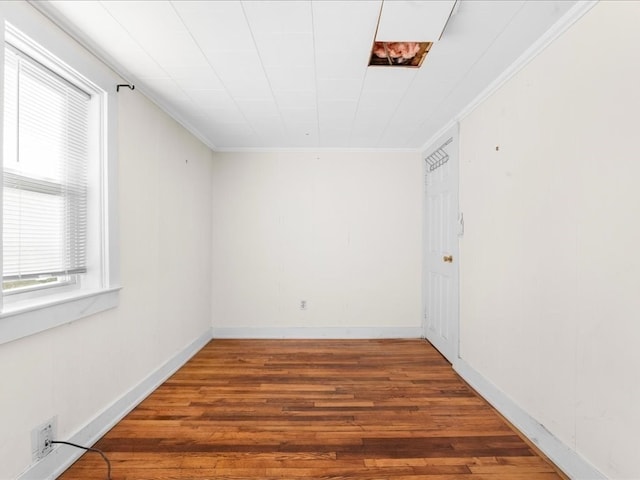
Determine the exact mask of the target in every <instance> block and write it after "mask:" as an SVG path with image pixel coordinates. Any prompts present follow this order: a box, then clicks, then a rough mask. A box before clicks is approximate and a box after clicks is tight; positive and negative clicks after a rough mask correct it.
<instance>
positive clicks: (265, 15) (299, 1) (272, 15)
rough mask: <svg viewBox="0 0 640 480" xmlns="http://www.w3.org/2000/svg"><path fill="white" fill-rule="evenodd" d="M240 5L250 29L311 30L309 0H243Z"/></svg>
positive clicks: (263, 30) (255, 30)
mask: <svg viewBox="0 0 640 480" xmlns="http://www.w3.org/2000/svg"><path fill="white" fill-rule="evenodd" d="M242 7H243V9H244V12H245V14H246V16H247V19H248V20H249V24H250V26H251V30H252V31H253V32H254V34H255V33H260V32H273V33H282V32H307V33H310V32H311V31H312V24H311V1H310V0H296V1H294V2H292V1H291V0H284V1H267V2H265V1H261V2H256V1H255V0H251V1H246V0H245V1H243V2H242Z"/></svg>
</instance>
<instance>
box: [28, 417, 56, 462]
mask: <svg viewBox="0 0 640 480" xmlns="http://www.w3.org/2000/svg"><path fill="white" fill-rule="evenodd" d="M56 419H57V417H53V418H50V419H49V420H48V421H46V422H44V423H43V424H42V425H38V426H37V427H36V428H34V429H33V430H32V431H31V451H32V453H33V460H34V461H36V460H40V459H42V458H44V457H46V456H47V455H49V453H51V450H53V441H54V440H55V438H56V430H57V422H56Z"/></svg>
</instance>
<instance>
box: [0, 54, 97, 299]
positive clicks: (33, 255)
mask: <svg viewBox="0 0 640 480" xmlns="http://www.w3.org/2000/svg"><path fill="white" fill-rule="evenodd" d="M4 81H5V85H4V145H3V153H4V156H3V196H2V198H3V232H2V252H3V262H2V264H3V265H2V268H3V272H2V273H3V285H4V288H5V290H6V289H10V288H12V287H14V286H16V285H17V286H24V285H23V284H20V282H15V280H25V279H43V278H48V280H46V281H52V282H56V281H62V280H64V279H66V278H69V276H71V275H75V274H79V273H84V272H86V270H87V266H86V240H87V156H88V149H89V103H90V100H91V97H90V95H89V94H87V93H86V92H84V91H82V90H81V89H79V88H78V87H76V86H75V85H73V84H71V83H70V82H68V81H67V80H65V79H63V78H62V77H60V76H58V75H57V74H56V73H54V72H53V71H51V70H49V69H47V68H46V67H45V66H43V65H41V64H39V63H38V62H36V61H35V60H33V59H31V58H29V57H28V56H26V55H24V54H22V53H21V52H19V51H17V50H16V49H14V48H13V47H11V46H9V45H7V46H6V48H5V78H4Z"/></svg>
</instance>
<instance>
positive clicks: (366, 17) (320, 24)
mask: <svg viewBox="0 0 640 480" xmlns="http://www.w3.org/2000/svg"><path fill="white" fill-rule="evenodd" d="M381 4H382V1H381V0H380V1H365V0H352V1H340V2H335V1H323V0H314V1H313V28H314V30H313V31H314V37H315V45H316V49H317V50H318V51H333V52H340V51H343V50H345V49H346V50H350V51H362V52H370V51H371V46H372V45H373V37H374V34H375V31H376V25H377V24H378V15H379V14H380V5H381Z"/></svg>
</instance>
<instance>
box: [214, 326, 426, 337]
mask: <svg viewBox="0 0 640 480" xmlns="http://www.w3.org/2000/svg"><path fill="white" fill-rule="evenodd" d="M421 336H422V329H421V328H420V327H419V326H417V327H398V328H395V327H380V328H375V327H327V328H305V327H295V328H243V327H238V328H216V327H214V328H213V338H255V339H321V338H325V339H352V338H353V339H373V338H420V337H421Z"/></svg>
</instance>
